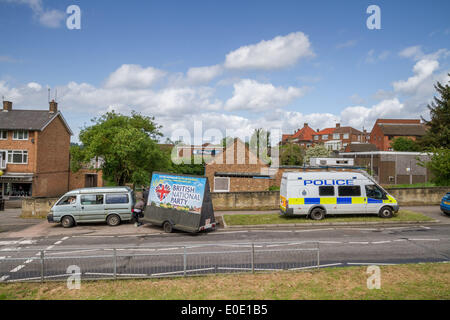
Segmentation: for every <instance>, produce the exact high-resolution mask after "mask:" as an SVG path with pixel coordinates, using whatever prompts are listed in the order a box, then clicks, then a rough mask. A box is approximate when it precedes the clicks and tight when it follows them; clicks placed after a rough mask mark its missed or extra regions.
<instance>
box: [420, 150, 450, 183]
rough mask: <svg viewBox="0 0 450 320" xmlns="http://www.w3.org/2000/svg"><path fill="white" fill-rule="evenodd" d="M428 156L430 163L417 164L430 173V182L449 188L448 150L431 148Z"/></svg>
mask: <svg viewBox="0 0 450 320" xmlns="http://www.w3.org/2000/svg"><path fill="white" fill-rule="evenodd" d="M430 156H431V160H430V161H427V162H419V165H421V166H423V167H426V168H428V169H429V170H430V171H431V173H432V174H433V176H432V179H431V182H433V183H435V184H436V185H438V186H450V149H448V148H433V149H432V150H431V153H430Z"/></svg>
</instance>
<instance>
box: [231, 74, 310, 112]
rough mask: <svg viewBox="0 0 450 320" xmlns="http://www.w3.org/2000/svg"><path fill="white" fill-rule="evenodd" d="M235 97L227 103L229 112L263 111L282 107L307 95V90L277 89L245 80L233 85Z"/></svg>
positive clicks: (266, 84) (294, 88)
mask: <svg viewBox="0 0 450 320" xmlns="http://www.w3.org/2000/svg"><path fill="white" fill-rule="evenodd" d="M233 87H234V92H233V97H231V98H230V99H228V101H227V102H226V105H225V106H226V109H227V110H238V109H240V110H254V111H261V110H265V109H269V108H277V107H282V106H285V105H287V104H289V103H290V102H292V101H293V100H294V99H295V98H298V97H301V96H302V95H304V94H305V92H306V90H307V89H306V88H305V87H303V88H296V87H288V88H283V87H275V86H274V85H273V84H271V83H260V82H257V81H255V80H251V79H243V80H241V81H239V82H238V83H235V84H234V85H233Z"/></svg>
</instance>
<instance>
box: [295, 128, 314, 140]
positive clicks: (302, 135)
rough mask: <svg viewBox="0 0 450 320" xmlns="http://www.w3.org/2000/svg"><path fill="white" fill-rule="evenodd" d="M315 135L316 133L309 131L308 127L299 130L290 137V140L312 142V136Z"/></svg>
mask: <svg viewBox="0 0 450 320" xmlns="http://www.w3.org/2000/svg"><path fill="white" fill-rule="evenodd" d="M315 134H316V131H315V130H314V129H311V128H310V127H308V126H306V127H303V128H301V129H300V130H299V131H297V132H296V133H294V134H293V135H292V139H298V140H312V139H313V135H315Z"/></svg>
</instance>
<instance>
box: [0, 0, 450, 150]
mask: <svg viewBox="0 0 450 320" xmlns="http://www.w3.org/2000/svg"><path fill="white" fill-rule="evenodd" d="M72 4H76V5H78V6H79V7H80V9H81V14H82V15H81V29H80V30H69V29H68V28H67V27H66V18H67V17H68V16H69V15H68V14H66V13H65V11H66V8H67V7H68V6H69V5H72ZM371 4H375V5H378V6H379V7H380V9H381V29H380V30H369V29H368V28H367V27H366V20H367V18H368V17H369V14H367V13H366V9H367V7H368V6H369V5H371ZM448 12H450V2H449V1H320V2H318V1H314V2H313V1H311V2H306V1H298V0H297V1H230V0H227V1H199V0H196V1H193V0H192V1H106V0H105V1H100V0H91V1H82V0H81V1H75V0H72V1H65V0H58V1H56V0H55V1H46V0H0V39H1V42H0V94H1V95H3V96H5V99H8V100H12V101H13V105H14V107H17V108H37V109H42V108H43V107H46V105H47V87H50V88H52V90H53V91H52V96H53V95H54V89H55V88H56V89H57V92H58V99H57V100H58V102H59V107H60V110H61V111H62V112H63V114H64V116H65V118H66V119H67V121H68V122H69V124H70V126H71V127H72V129H73V131H74V132H75V133H76V134H78V132H79V128H80V127H81V126H83V124H89V120H90V119H91V118H92V117H95V116H98V115H99V114H101V113H103V112H105V111H107V110H112V109H114V110H117V111H119V112H123V113H129V112H130V111H131V110H132V109H134V110H137V111H140V112H142V113H143V114H147V115H154V116H155V117H156V121H157V122H158V123H160V124H162V125H163V132H164V134H165V135H166V136H168V137H171V136H172V135H174V136H178V135H179V132H178V131H177V129H180V128H186V130H187V131H188V132H190V133H192V132H193V123H194V121H202V122H201V124H202V128H203V131H205V130H206V129H217V130H219V131H220V132H222V134H223V135H225V134H226V132H225V131H226V130H227V129H229V130H230V132H233V133H234V135H237V136H241V137H245V136H246V135H249V134H250V133H251V131H252V130H253V129H254V128H257V127H264V128H280V129H281V131H282V132H283V133H289V132H291V131H293V130H294V129H296V128H299V127H302V126H303V123H304V122H307V123H309V124H310V125H311V126H312V127H313V128H315V129H317V128H320V129H323V128H325V127H329V126H334V124H335V123H336V122H340V123H341V124H343V125H351V126H354V127H355V128H357V129H362V128H363V127H364V128H366V129H369V130H370V129H371V127H372V125H373V123H374V120H375V119H376V118H378V117H385V118H386V117H398V118H409V117H418V116H420V115H424V116H425V117H426V116H427V112H426V104H427V103H428V102H429V101H430V99H431V98H432V97H433V94H434V90H433V84H434V83H435V82H436V81H437V80H440V81H448V77H447V76H446V73H447V72H450V51H449V50H450V48H449V44H450V22H449V21H450V20H449V19H448V16H446V15H448ZM245 54H247V55H246V56H245ZM199 67H204V68H201V69H195V68H199ZM233 130H234V131H233ZM73 140H74V141H77V137H76V136H74V137H73ZM196 142H199V141H198V139H196Z"/></svg>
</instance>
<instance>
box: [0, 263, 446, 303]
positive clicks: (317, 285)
mask: <svg viewBox="0 0 450 320" xmlns="http://www.w3.org/2000/svg"><path fill="white" fill-rule="evenodd" d="M380 269H381V288H380V289H373V290H369V289H367V278H368V277H369V275H368V274H367V273H366V271H367V267H365V266H364V267H362V266H361V267H345V268H327V269H320V270H315V271H308V272H306V271H302V272H278V273H259V274H239V275H210V276H202V277H193V278H171V279H149V280H116V281H113V280H109V281H82V283H81V288H80V289H79V290H68V289H67V287H66V283H65V282H49V283H44V284H40V283H11V284H0V299H19V300H24V299H27V300H32V299H38V300H43V299H50V300H51V299H94V300H98V299H155V300H170V299H189V300H215V299H242V300H244V299H247V300H249V299H284V300H291V299H327V300H328V299H332V300H334V299H336V300H340V299H433V300H436V299H450V286H449V284H450V264H448V263H427V264H407V265H406V264H405V265H396V266H380Z"/></svg>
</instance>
